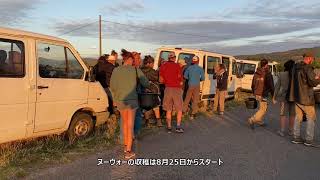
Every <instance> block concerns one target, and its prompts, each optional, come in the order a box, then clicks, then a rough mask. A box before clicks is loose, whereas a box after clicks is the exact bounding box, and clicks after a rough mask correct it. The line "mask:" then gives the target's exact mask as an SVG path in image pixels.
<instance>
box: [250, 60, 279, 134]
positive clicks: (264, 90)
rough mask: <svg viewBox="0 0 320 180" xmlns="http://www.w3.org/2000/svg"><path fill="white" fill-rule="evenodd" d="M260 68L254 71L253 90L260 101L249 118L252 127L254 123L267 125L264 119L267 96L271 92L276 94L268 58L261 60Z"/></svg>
mask: <svg viewBox="0 0 320 180" xmlns="http://www.w3.org/2000/svg"><path fill="white" fill-rule="evenodd" d="M260 66H261V67H260V68H258V69H257V71H256V72H255V73H254V76H253V80H252V85H251V88H252V92H253V94H254V96H255V97H256V99H257V101H258V103H259V110H258V111H257V112H256V113H255V114H254V115H253V116H252V117H250V118H249V119H248V124H249V125H250V127H251V128H252V129H254V125H255V124H257V125H260V126H265V125H266V124H265V122H264V120H263V118H264V116H265V114H266V112H267V108H268V103H267V97H268V95H269V93H271V95H272V96H273V95H274V83H273V77H272V74H271V72H270V71H269V66H268V60H266V59H262V60H261V61H260Z"/></svg>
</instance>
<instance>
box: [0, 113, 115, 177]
mask: <svg viewBox="0 0 320 180" xmlns="http://www.w3.org/2000/svg"><path fill="white" fill-rule="evenodd" d="M118 134H119V128H118V123H117V120H116V119H114V118H110V119H109V121H108V126H107V125H102V126H101V127H99V128H97V129H96V130H95V132H94V133H93V134H92V135H91V136H90V137H88V138H85V139H81V140H78V141H76V142H74V143H70V142H69V141H67V140H66V139H65V138H64V137H63V136H58V135H54V136H48V137H43V138H37V139H30V140H27V141H21V142H14V143H10V144H4V145H2V146H1V148H0V179H11V178H13V177H14V178H22V177H25V176H27V175H28V172H30V171H31V170H32V169H39V168H46V167H50V166H54V165H57V164H61V163H68V162H71V161H73V160H74V159H76V158H77V157H79V156H82V155H87V154H89V153H92V152H97V151H101V150H105V149H107V148H110V147H111V146H112V145H115V144H117V142H118V138H117V137H118Z"/></svg>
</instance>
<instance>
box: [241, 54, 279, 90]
mask: <svg viewBox="0 0 320 180" xmlns="http://www.w3.org/2000/svg"><path fill="white" fill-rule="evenodd" d="M236 61H237V64H238V67H239V71H240V73H241V74H242V77H241V78H239V81H240V82H239V84H240V86H239V87H240V88H241V90H242V91H248V92H251V84H252V80H253V75H254V73H255V72H256V70H257V68H258V67H259V62H260V61H253V60H239V59H237V60H236ZM278 64H279V63H277V62H269V63H268V65H269V70H270V72H271V73H272V76H273V81H274V83H276V82H277V75H278V70H277V65H278Z"/></svg>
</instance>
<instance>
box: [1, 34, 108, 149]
mask: <svg viewBox="0 0 320 180" xmlns="http://www.w3.org/2000/svg"><path fill="white" fill-rule="evenodd" d="M0 84H1V89H0V117H1V126H0V143H4V142H9V141H14V140H20V139H26V138H33V137H38V136H46V135H50V134H61V133H63V132H66V131H67V134H68V135H69V137H71V138H76V137H85V136H87V135H88V134H90V132H92V130H93V128H94V126H97V125H100V124H102V123H104V122H105V121H106V120H107V116H108V113H107V112H106V108H107V106H108V99H107V95H106V93H105V91H104V89H103V88H102V86H101V85H100V83H98V82H95V81H94V79H93V76H92V72H91V71H90V70H89V68H88V67H87V66H86V65H85V63H84V62H83V60H82V59H81V57H80V55H79V54H78V52H77V51H76V50H75V49H74V48H73V47H72V45H71V44H70V43H68V42H67V41H65V40H63V39H59V38H56V37H51V36H46V35H41V34H36V33H31V32H25V31H19V30H14V29H7V28H0Z"/></svg>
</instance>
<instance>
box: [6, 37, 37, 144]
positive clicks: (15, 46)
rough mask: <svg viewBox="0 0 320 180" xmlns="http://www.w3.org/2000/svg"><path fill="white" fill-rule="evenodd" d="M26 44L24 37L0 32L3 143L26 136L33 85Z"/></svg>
mask: <svg viewBox="0 0 320 180" xmlns="http://www.w3.org/2000/svg"><path fill="white" fill-rule="evenodd" d="M25 47H27V45H26V44H25V43H24V42H23V40H18V39H11V38H9V37H4V36H2V35H0V84H1V90H0V99H1V101H0V114H1V125H0V143H3V142H8V141H12V140H16V139H22V138H25V137H26V130H27V128H26V127H27V126H28V125H29V122H28V111H29V91H31V89H32V87H31V86H30V84H29V76H28V73H27V72H28V70H27V67H28V66H26V64H27V63H26V60H27V58H26V57H27V56H26V54H28V53H27V51H26V50H25ZM30 123H32V122H30Z"/></svg>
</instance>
